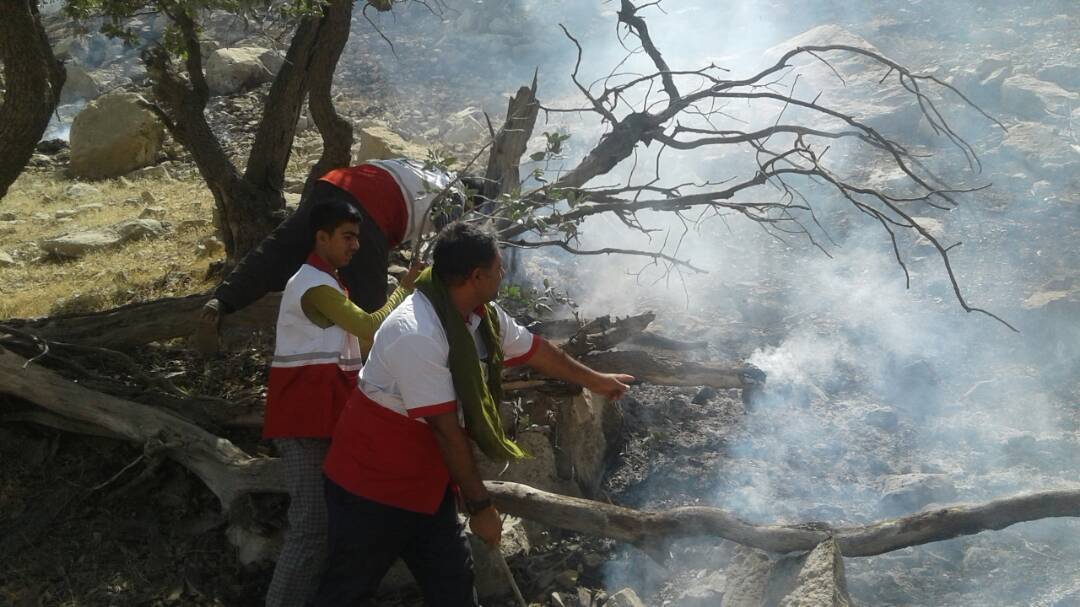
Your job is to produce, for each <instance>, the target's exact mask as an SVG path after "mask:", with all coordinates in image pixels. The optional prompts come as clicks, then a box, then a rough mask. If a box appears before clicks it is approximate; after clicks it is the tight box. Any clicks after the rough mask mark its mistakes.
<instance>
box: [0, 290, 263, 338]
mask: <svg viewBox="0 0 1080 607" xmlns="http://www.w3.org/2000/svg"><path fill="white" fill-rule="evenodd" d="M209 299H210V295H208V294H203V295H189V296H187V297H168V298H165V299H158V300H155V301H149V302H144V303H135V304H128V305H125V306H120V307H119V308H114V309H112V310H105V311H103V312H90V313H85V314H65V315H62V316H50V317H47V318H40V319H30V320H18V319H12V320H5V321H4V324H6V325H10V326H12V327H14V328H16V329H19V330H21V331H26V332H29V333H33V334H35V335H37V336H39V337H42V338H44V339H46V340H60V341H65V342H69V343H79V344H85V345H92V346H98V347H102V348H114V349H124V348H130V347H133V346H140V345H143V344H148V343H151V342H155V341H165V340H169V339H175V338H177V337H187V336H189V335H191V334H192V333H193V332H194V331H195V327H196V326H197V322H198V317H199V313H200V311H201V310H202V306H203V304H205V303H206V302H207V300H209ZM280 300H281V295H280V294H279V293H271V294H269V295H267V296H266V297H263V298H262V299H260V300H258V301H257V302H255V303H254V304H252V305H250V306H248V307H246V308H244V309H243V310H240V311H239V312H236V313H234V314H227V315H226V316H225V318H224V320H223V326H222V329H223V330H228V329H234V328H248V329H261V328H268V327H272V326H274V320H275V318H276V317H277V310H278V303H279V302H280Z"/></svg>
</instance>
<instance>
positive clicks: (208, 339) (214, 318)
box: [195, 297, 222, 354]
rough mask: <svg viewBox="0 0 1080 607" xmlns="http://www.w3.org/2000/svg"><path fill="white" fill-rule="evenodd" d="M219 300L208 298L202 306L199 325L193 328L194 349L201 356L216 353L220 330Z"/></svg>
mask: <svg viewBox="0 0 1080 607" xmlns="http://www.w3.org/2000/svg"><path fill="white" fill-rule="evenodd" d="M221 307H222V306H221V300H219V299H218V298H216V297H212V298H210V300H209V301H207V302H206V303H205V304H203V307H202V311H201V312H200V313H199V324H198V326H197V327H195V347H196V349H198V350H199V351H200V352H202V353H203V354H214V353H216V352H217V351H218V346H219V344H218V331H219V330H220V329H221V312H222V310H221Z"/></svg>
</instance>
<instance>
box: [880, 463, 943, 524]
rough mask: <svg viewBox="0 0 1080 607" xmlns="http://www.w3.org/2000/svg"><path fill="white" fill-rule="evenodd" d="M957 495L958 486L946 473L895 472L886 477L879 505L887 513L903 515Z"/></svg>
mask: <svg viewBox="0 0 1080 607" xmlns="http://www.w3.org/2000/svg"><path fill="white" fill-rule="evenodd" d="M956 495H957V493H956V486H955V485H953V483H952V481H950V480H949V479H948V477H946V476H945V475H944V474H922V473H912V474H895V475H893V476H890V477H888V478H886V479H885V486H884V488H883V490H882V495H881V501H880V503H879V506H880V508H881V511H882V512H883V513H885V514H887V515H901V514H907V513H909V512H915V511H918V510H919V509H921V508H922V507H924V506H926V505H928V504H934V503H942V502H950V501H952V500H954V499H956Z"/></svg>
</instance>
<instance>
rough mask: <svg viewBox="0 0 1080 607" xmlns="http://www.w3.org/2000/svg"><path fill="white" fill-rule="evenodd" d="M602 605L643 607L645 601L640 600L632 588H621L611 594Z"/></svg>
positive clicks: (606, 606) (608, 606)
mask: <svg viewBox="0 0 1080 607" xmlns="http://www.w3.org/2000/svg"><path fill="white" fill-rule="evenodd" d="M604 607H645V601H642V600H641V597H639V596H638V595H637V593H636V592H634V591H633V590H632V589H630V588H623V589H622V590H620V591H618V592H616V593H615V594H613V595H611V598H609V599H608V600H607V602H606V603H604Z"/></svg>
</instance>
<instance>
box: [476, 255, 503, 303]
mask: <svg viewBox="0 0 1080 607" xmlns="http://www.w3.org/2000/svg"><path fill="white" fill-rule="evenodd" d="M474 276H475V278H476V291H477V294H478V295H479V296H480V297H481V299H483V301H484V303H487V302H489V301H494V300H495V297H496V296H498V295H499V285H501V284H502V281H503V278H504V277H505V276H506V272H505V271H504V270H503V265H502V255H500V254H499V252H498V251H496V252H495V259H494V261H492V262H491V265H490V266H488V267H486V268H479V269H477V270H476V273H475V274H474Z"/></svg>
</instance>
